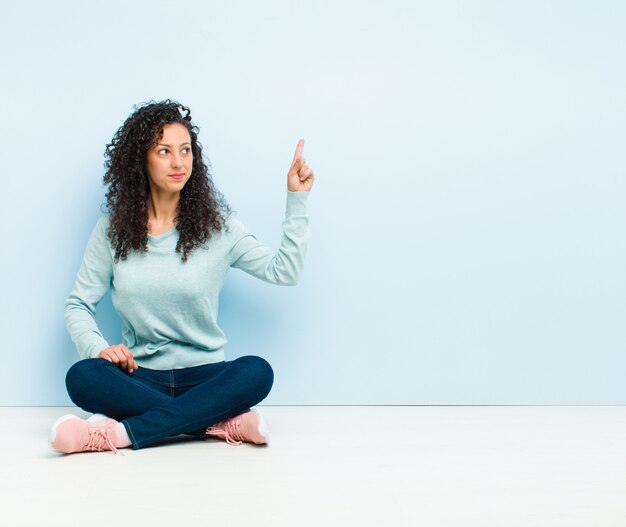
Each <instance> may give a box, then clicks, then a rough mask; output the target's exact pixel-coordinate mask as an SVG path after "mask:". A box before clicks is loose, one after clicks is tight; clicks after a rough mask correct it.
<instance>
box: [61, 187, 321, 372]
mask: <svg viewBox="0 0 626 527" xmlns="http://www.w3.org/2000/svg"><path fill="white" fill-rule="evenodd" d="M308 195H309V193H308V192H291V191H287V207H286V213H285V219H284V221H283V237H282V240H281V243H280V248H279V249H278V251H276V252H275V251H274V250H273V249H270V248H269V247H268V246H266V245H264V244H263V243H261V242H259V241H258V240H257V239H256V237H255V236H254V235H252V234H250V232H248V230H247V229H246V227H245V226H244V225H243V224H242V223H241V222H240V221H239V220H238V219H236V218H235V217H234V216H233V215H231V216H230V217H229V218H228V219H227V221H226V225H227V226H228V231H229V232H225V230H222V231H221V232H220V233H218V234H213V237H212V238H211V239H210V240H209V242H208V244H207V246H206V248H202V247H196V248H195V249H194V250H193V251H192V252H191V253H190V254H189V257H188V260H187V262H185V263H183V262H182V261H181V254H179V253H177V252H176V251H175V249H176V243H177V241H178V230H177V229H176V227H174V228H172V229H170V230H169V231H167V232H165V233H163V234H160V235H157V236H152V235H150V234H149V235H148V252H147V253H139V252H136V251H131V252H130V253H129V255H128V258H127V259H126V260H121V259H120V260H119V261H118V263H114V261H113V257H114V255H115V251H114V250H113V249H112V248H111V245H110V242H109V240H108V238H107V235H106V232H107V228H108V226H109V215H108V214H105V215H103V216H102V217H100V219H99V220H98V222H97V224H96V226H95V228H94V229H93V232H92V233H91V236H90V238H89V241H88V243H87V248H86V250H85V254H84V257H83V261H82V264H81V266H80V269H79V271H78V275H77V277H76V282H75V284H74V289H73V290H72V292H71V293H70V295H69V297H68V298H67V301H66V303H65V324H66V326H67V329H68V331H69V333H70V336H71V337H72V340H73V342H74V344H75V345H76V348H77V350H78V354H79V355H80V357H81V358H83V359H85V358H91V357H97V356H98V354H99V353H100V352H101V351H102V350H103V349H105V348H108V347H109V346H110V345H111V344H109V343H108V342H107V341H106V340H105V339H104V337H103V336H102V333H101V332H100V330H99V329H98V326H97V324H96V319H95V314H96V306H97V305H98V303H99V302H100V300H101V299H102V297H103V296H104V295H105V294H106V293H107V291H108V290H109V288H111V298H112V301H113V306H114V307H115V310H116V311H117V313H118V314H119V316H120V318H121V319H122V337H123V341H122V343H123V344H124V345H126V346H127V347H128V348H129V349H130V351H131V352H132V353H133V355H134V357H135V361H136V362H137V364H138V365H139V366H140V367H141V366H144V367H146V368H152V369H155V370H169V369H178V368H187V367H190V366H199V365H201V364H208V363H213V362H220V361H223V360H225V355H224V349H223V348H224V345H225V344H226V341H227V339H226V337H225V335H224V333H223V331H222V330H221V329H220V328H219V326H218V325H217V311H218V297H219V292H220V289H221V288H222V284H223V282H224V279H225V277H226V273H227V272H228V269H229V267H236V268H238V269H241V270H243V271H245V272H246V273H248V274H250V275H252V276H255V277H256V278H259V279H261V280H264V281H266V282H270V283H272V284H278V285H295V284H296V283H297V282H298V280H299V278H300V274H301V272H302V269H303V266H304V256H305V254H306V247H307V240H308V236H309V226H308V216H307V211H306V200H307V197H308ZM112 344H119V342H114V343H112Z"/></svg>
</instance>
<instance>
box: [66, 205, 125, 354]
mask: <svg viewBox="0 0 626 527" xmlns="http://www.w3.org/2000/svg"><path fill="white" fill-rule="evenodd" d="M107 225H108V216H102V217H101V218H100V219H99V220H98V223H97V224H96V226H95V227H94V229H93V231H92V233H91V236H90V237H89V241H88V242H87V248H86V249H85V254H84V256H83V261H82V264H81V266H80V269H79V271H78V275H77V276H76V281H75V283H74V289H73V290H72V292H71V293H70V295H69V297H68V298H67V300H66V302H65V325H66V327H67V330H68V332H69V334H70V337H71V338H72V341H73V342H74V344H75V345H76V349H77V350H78V354H79V355H80V357H81V358H82V359H88V358H94V357H97V356H98V354H99V353H100V352H101V351H102V350H103V349H105V348H108V347H109V346H110V344H109V343H108V342H107V341H106V340H105V339H104V337H103V336H102V333H101V332H100V330H99V329H98V325H97V324H96V306H97V305H98V303H99V302H100V300H102V298H103V297H104V295H105V294H106V293H107V291H108V290H109V288H110V287H111V279H112V276H113V259H112V255H111V251H110V249H109V247H110V244H109V240H108V237H107V235H106V228H107Z"/></svg>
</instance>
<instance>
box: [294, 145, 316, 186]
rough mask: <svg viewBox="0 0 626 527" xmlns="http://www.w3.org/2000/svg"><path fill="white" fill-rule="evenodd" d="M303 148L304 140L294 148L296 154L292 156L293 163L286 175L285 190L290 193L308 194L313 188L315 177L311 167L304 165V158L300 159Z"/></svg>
mask: <svg viewBox="0 0 626 527" xmlns="http://www.w3.org/2000/svg"><path fill="white" fill-rule="evenodd" d="M303 148H304V139H300V141H298V146H297V147H296V153H295V154H294V156H293V162H292V163H291V168H290V169H289V173H288V174H287V188H288V189H289V190H290V191H291V192H300V191H305V192H310V191H311V187H312V186H313V180H314V178H315V176H314V175H313V171H312V170H311V167H309V165H307V164H306V161H305V160H304V157H302V149H303Z"/></svg>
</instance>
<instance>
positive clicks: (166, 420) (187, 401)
mask: <svg viewBox="0 0 626 527" xmlns="http://www.w3.org/2000/svg"><path fill="white" fill-rule="evenodd" d="M273 383H274V372H273V370H272V367H271V366H270V364H269V363H268V362H267V361H266V360H265V359H263V358H261V357H256V356H254V355H247V356H244V357H239V358H237V359H235V360H232V361H222V362H216V363H213V364H203V365H202V366H193V367H191V368H182V369H178V370H151V369H149V368H143V367H141V366H140V367H139V369H138V370H136V371H134V372H133V373H128V371H126V370H122V369H121V368H119V366H116V365H115V364H113V363H112V362H110V361H108V360H106V359H102V358H96V359H84V360H81V361H78V362H77V363H75V364H74V365H72V367H71V368H70V369H69V370H68V372H67V375H66V377H65V385H66V387H67V393H68V394H69V396H70V399H72V401H73V402H74V404H76V406H78V407H80V408H82V409H83V410H85V411H87V412H92V413H101V414H105V415H106V416H108V417H111V418H113V419H115V420H117V421H121V422H122V424H123V425H124V427H125V428H126V431H127V433H128V437H129V438H130V440H131V442H132V447H133V449H135V450H137V449H139V448H143V447H145V446H147V445H151V444H153V443H157V442H159V441H162V440H163V439H165V438H167V437H171V436H175V435H180V434H188V435H193V436H196V437H199V438H203V437H204V431H205V429H206V427H208V426H211V425H213V424H215V423H217V422H219V421H223V420H225V419H229V418H231V417H234V416H236V415H239V414H241V413H244V412H245V411H247V410H249V409H250V408H251V407H252V406H254V405H256V404H257V403H259V402H260V401H262V400H263V399H265V397H267V395H268V394H269V392H270V390H271V389H272V384H273Z"/></svg>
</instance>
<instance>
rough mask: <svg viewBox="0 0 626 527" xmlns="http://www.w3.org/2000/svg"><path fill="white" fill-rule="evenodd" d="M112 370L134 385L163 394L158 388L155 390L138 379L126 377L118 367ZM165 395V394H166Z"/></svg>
mask: <svg viewBox="0 0 626 527" xmlns="http://www.w3.org/2000/svg"><path fill="white" fill-rule="evenodd" d="M112 371H114V372H115V374H116V375H121V376H122V377H124V378H125V379H131V382H132V383H133V384H134V385H135V386H139V387H140V388H142V389H143V390H145V391H147V392H150V393H152V394H154V393H155V392H156V393H158V394H159V395H165V394H164V393H161V392H160V391H158V390H155V389H154V388H150V387H149V386H145V385H144V384H142V383H141V382H140V381H136V380H135V379H133V378H132V377H127V376H126V375H124V374H123V373H122V372H121V371H120V370H119V368H116V369H113V370H112ZM166 397H167V395H166Z"/></svg>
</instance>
